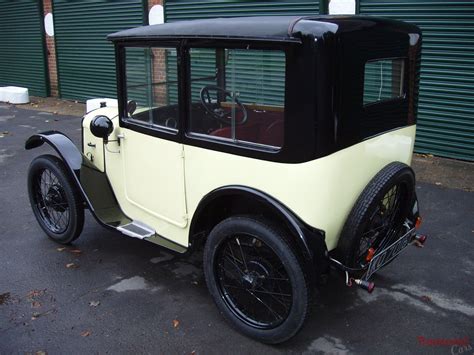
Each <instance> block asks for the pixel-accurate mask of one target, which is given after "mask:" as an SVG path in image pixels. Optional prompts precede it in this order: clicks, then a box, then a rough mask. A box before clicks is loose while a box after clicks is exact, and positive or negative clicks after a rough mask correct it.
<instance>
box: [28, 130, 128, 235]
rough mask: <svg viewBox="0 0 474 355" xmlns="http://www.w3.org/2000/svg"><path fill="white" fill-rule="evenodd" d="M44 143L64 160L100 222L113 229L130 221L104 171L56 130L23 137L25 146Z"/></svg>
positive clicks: (37, 145) (86, 202)
mask: <svg viewBox="0 0 474 355" xmlns="http://www.w3.org/2000/svg"><path fill="white" fill-rule="evenodd" d="M44 143H47V144H49V145H50V146H51V147H52V148H53V149H54V150H55V151H56V152H57V153H58V155H59V157H60V158H61V159H62V160H63V161H64V163H65V165H66V168H67V169H68V172H69V174H70V177H71V180H72V181H73V182H74V184H75V185H76V187H77V189H78V191H80V193H81V195H82V198H83V199H84V203H85V204H86V206H87V207H88V208H89V209H90V211H91V212H92V215H93V216H94V217H95V219H96V220H97V221H98V222H99V223H100V224H102V225H104V226H106V227H111V228H113V229H115V228H116V227H117V226H120V225H123V224H126V223H130V222H131V220H130V219H129V218H128V217H127V216H126V215H125V214H124V213H123V212H122V210H121V209H120V206H119V204H118V202H117V199H116V198H115V194H114V192H113V191H112V187H111V186H110V183H109V181H108V179H107V176H106V174H105V173H103V172H101V171H99V170H97V169H96V168H95V167H94V166H93V165H92V164H91V163H90V162H89V160H88V159H87V158H86V157H85V156H84V155H83V154H82V153H81V152H80V151H79V149H77V147H76V146H75V144H74V143H73V142H72V141H71V139H70V138H69V137H67V136H66V135H65V134H63V133H61V132H58V131H47V132H42V133H38V134H35V135H32V136H31V137H29V138H28V139H27V140H26V143H25V149H33V148H37V147H39V146H41V145H43V144H44Z"/></svg>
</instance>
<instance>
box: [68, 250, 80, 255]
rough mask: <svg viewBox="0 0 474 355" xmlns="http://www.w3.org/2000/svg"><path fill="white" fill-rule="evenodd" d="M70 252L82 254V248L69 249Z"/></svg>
mask: <svg viewBox="0 0 474 355" xmlns="http://www.w3.org/2000/svg"><path fill="white" fill-rule="evenodd" d="M69 252H70V253H73V254H82V250H79V249H71V250H69Z"/></svg>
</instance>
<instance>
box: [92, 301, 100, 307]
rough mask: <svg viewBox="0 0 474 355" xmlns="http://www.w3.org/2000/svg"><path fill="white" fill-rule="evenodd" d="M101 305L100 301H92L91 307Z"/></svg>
mask: <svg viewBox="0 0 474 355" xmlns="http://www.w3.org/2000/svg"><path fill="white" fill-rule="evenodd" d="M99 304H100V301H90V302H89V306H91V307H97V306H98V305H99Z"/></svg>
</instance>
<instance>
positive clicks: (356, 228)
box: [337, 162, 415, 268]
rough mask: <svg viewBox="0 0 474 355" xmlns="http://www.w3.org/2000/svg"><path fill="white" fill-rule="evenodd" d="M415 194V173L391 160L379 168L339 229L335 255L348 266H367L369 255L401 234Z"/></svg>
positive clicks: (375, 252) (404, 165)
mask: <svg viewBox="0 0 474 355" xmlns="http://www.w3.org/2000/svg"><path fill="white" fill-rule="evenodd" d="M414 195H415V174H414V172H413V170H412V169H411V168H410V167H409V166H408V165H406V164H403V163H400V162H393V163H390V164H388V165H387V166H385V167H384V168H383V169H382V170H380V171H379V172H378V173H377V175H375V176H374V178H373V179H372V180H371V181H370V182H369V184H368V185H367V186H366V187H365V189H364V190H363V191H362V193H361V194H360V196H359V198H358V199H357V201H356V203H355V205H354V207H353V208H352V211H351V212H350V214H349V216H348V218H347V220H346V223H345V224H344V227H343V229H342V232H341V235H340V238H339V242H338V246H337V256H338V257H339V259H340V261H341V262H342V263H343V264H345V265H346V266H349V267H351V268H365V267H367V265H368V263H369V261H370V258H371V256H373V255H375V254H377V253H378V252H380V251H381V250H383V249H384V248H385V247H387V246H388V245H390V244H391V243H393V242H394V241H396V240H397V239H398V238H399V237H401V233H402V232H403V223H404V222H405V220H406V218H407V216H408V214H409V212H410V208H411V207H412V204H413V199H414Z"/></svg>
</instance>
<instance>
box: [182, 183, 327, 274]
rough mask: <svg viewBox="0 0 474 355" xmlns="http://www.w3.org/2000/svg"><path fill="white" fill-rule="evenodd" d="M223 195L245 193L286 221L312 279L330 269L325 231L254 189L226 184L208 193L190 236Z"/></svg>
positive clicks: (245, 195) (244, 195)
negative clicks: (212, 205)
mask: <svg viewBox="0 0 474 355" xmlns="http://www.w3.org/2000/svg"><path fill="white" fill-rule="evenodd" d="M223 196H242V197H246V198H250V199H252V200H255V201H258V203H260V204H263V205H264V206H265V207H266V208H268V209H269V210H270V211H272V214H273V215H274V216H275V218H278V219H280V220H281V221H284V222H285V224H286V225H287V227H288V229H289V230H290V231H292V235H293V238H294V242H295V244H296V246H297V248H298V249H299V250H300V251H301V254H302V256H303V258H304V262H305V263H306V265H309V266H311V267H310V268H309V269H308V270H307V271H309V272H310V273H311V275H310V277H311V279H312V280H313V281H315V282H318V281H320V277H321V275H323V274H326V273H327V272H328V269H329V258H328V253H327V246H326V243H325V233H324V231H322V230H319V229H316V228H312V227H310V226H308V225H307V224H306V223H304V222H303V221H302V220H301V219H300V218H298V216H297V215H296V214H295V213H293V212H292V211H291V210H290V209H289V208H287V207H286V206H285V205H283V204H282V203H281V202H279V201H277V200H276V199H274V198H273V197H271V196H269V195H268V194H266V193H264V192H262V191H259V190H257V189H254V188H250V187H247V186H240V185H231V186H223V187H220V188H217V189H215V190H213V191H211V192H209V193H208V194H207V195H206V196H204V197H203V198H202V200H201V201H200V203H199V205H198V207H197V209H196V212H195V213H194V215H193V219H192V221H191V226H190V238H191V236H192V235H193V234H194V233H195V232H197V228H196V225H197V224H198V221H199V219H200V217H201V216H202V215H203V214H204V213H205V212H204V211H205V210H206V207H207V206H210V205H211V204H212V202H213V201H215V200H216V199H219V198H221V197H223Z"/></svg>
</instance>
